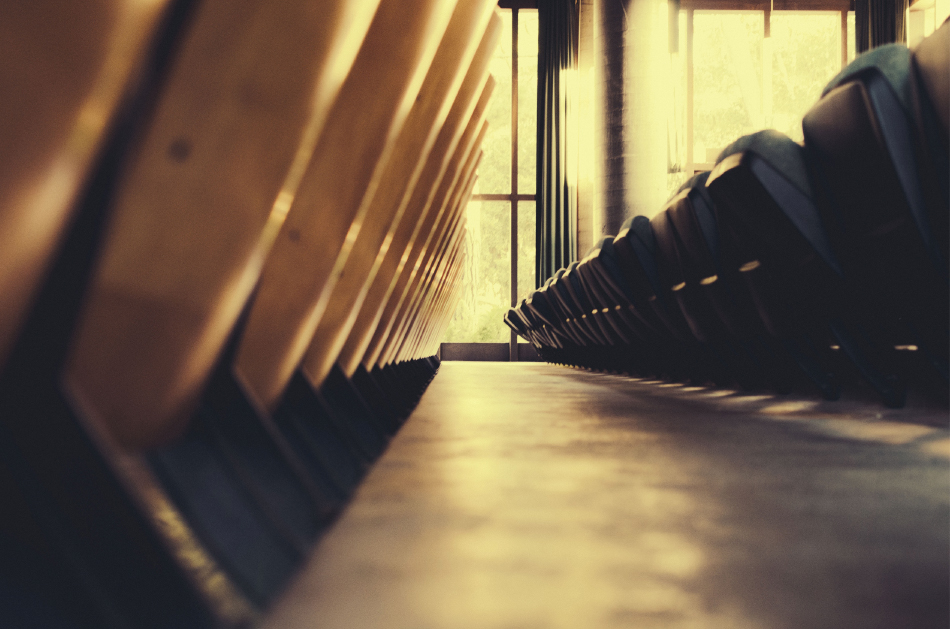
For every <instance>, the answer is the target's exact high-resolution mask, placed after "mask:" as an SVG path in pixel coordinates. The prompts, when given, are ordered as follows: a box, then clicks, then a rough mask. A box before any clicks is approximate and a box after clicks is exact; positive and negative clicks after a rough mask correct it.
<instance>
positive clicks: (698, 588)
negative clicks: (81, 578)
mask: <svg viewBox="0 0 950 629" xmlns="http://www.w3.org/2000/svg"><path fill="white" fill-rule="evenodd" d="M948 592H950V431H948V429H947V410H946V408H938V409H933V408H931V409H921V408H918V409H913V408H911V409H905V410H900V411H894V410H888V409H885V408H883V407H881V406H879V405H877V404H874V403H863V402H856V401H850V402H849V401H842V402H837V403H831V402H821V401H818V400H815V399H811V398H803V397H802V398H800V397H793V396H769V395H742V394H739V393H736V392H733V391H724V390H718V389H705V388H699V387H683V386H679V385H669V384H663V383H658V382H646V381H637V380H631V379H629V378H624V377H620V376H610V375H605V374H596V373H589V372H586V371H580V370H572V369H567V368H563V367H556V366H552V365H547V364H539V363H513V364H509V363H452V362H447V363H443V365H442V368H441V371H440V372H439V374H438V375H437V376H436V378H435V380H434V381H433V382H432V384H431V386H430V388H429V390H428V391H427V392H426V394H425V396H424V397H423V399H422V402H421V403H420V405H419V407H418V408H417V410H416V411H415V413H414V414H413V416H412V417H411V418H410V419H409V421H408V422H407V423H406V425H405V426H404V427H403V429H402V430H401V431H400V433H399V434H398V435H397V436H396V438H395V439H394V440H393V442H392V444H391V445H390V447H389V449H388V451H387V452H386V453H385V454H384V455H383V457H382V458H381V459H380V461H379V462H378V463H377V465H376V466H375V468H374V469H373V470H372V471H371V473H370V474H369V476H368V477H367V479H366V480H365V482H364V484H363V485H362V486H361V488H360V490H359V491H358V493H357V495H356V497H355V499H354V500H353V502H352V503H351V504H350V505H349V507H348V508H347V510H346V512H345V513H344V514H343V516H342V517H341V519H340V520H339V522H338V523H337V524H336V526H335V527H334V528H333V530H332V531H330V533H329V534H328V535H327V536H326V537H325V538H324V540H323V541H322V542H321V544H320V545H319V547H318V548H317V549H316V550H315V552H314V555H313V557H312V559H311V561H310V563H309V564H308V565H307V566H306V567H305V569H304V570H303V571H302V572H301V574H300V575H299V577H298V578H297V579H296V581H295V583H294V584H293V586H292V587H291V588H290V589H289V591H288V592H287V593H286V595H285V596H284V598H283V599H282V600H281V601H280V603H279V604H278V605H277V606H276V608H275V609H274V610H273V612H272V613H271V614H270V616H269V618H268V621H267V623H266V625H265V626H266V627H269V628H277V627H280V628H284V627H289V628H311V627H313V628H321V629H331V628H336V627H347V628H360V629H369V628H375V627H380V628H393V629H396V628H407V629H409V628H412V629H430V628H432V629H435V628H439V629H441V628H451V629H455V628H459V629H467V628H472V629H476V628H477V629H496V628H497V629H516V628H517V629H534V628H538V629H540V628H548V627H550V628H554V627H564V628H571V629H587V628H600V627H605V628H606V627H637V628H652V627H663V628H681V627H695V628H697V629H699V628H702V629H709V628H719V627H722V628H729V629H741V628H745V627H769V628H773V627H775V628H786V627H787V628H789V629H802V628H812V627H828V628H835V629H842V628H850V627H854V628H862V629H869V628H876V627H880V628H888V629H894V628H904V627H934V628H938V627H939V628H946V627H948V625H950V595H948Z"/></svg>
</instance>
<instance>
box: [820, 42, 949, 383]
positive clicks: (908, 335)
mask: <svg viewBox="0 0 950 629" xmlns="http://www.w3.org/2000/svg"><path fill="white" fill-rule="evenodd" d="M942 36H943V38H944V40H946V34H945V31H944V34H943V35H942ZM938 42H939V38H938ZM916 83H917V73H916V71H915V70H914V67H913V66H912V60H911V53H910V51H908V50H907V48H906V47H904V46H902V45H897V44H895V45H890V46H882V47H879V48H876V49H874V50H872V51H870V52H868V53H866V54H864V55H861V56H860V57H859V58H858V59H856V60H855V61H854V62H852V63H851V64H850V65H849V66H848V67H847V68H845V70H844V71H843V72H842V73H841V74H839V75H838V76H837V77H835V79H833V80H832V81H831V83H829V85H828V86H827V87H826V88H825V90H824V93H823V95H822V98H821V99H820V100H819V101H818V103H817V104H816V105H815V106H814V107H812V109H811V110H810V111H809V112H808V114H806V116H805V118H804V120H803V121H802V129H803V130H804V134H805V147H806V152H807V156H808V162H809V164H810V165H811V168H812V175H813V181H814V183H815V186H816V196H817V200H818V208H819V210H820V212H821V216H822V221H823V224H824V225H825V227H826V229H827V231H828V236H829V239H830V241H831V245H832V247H833V248H834V251H835V253H836V254H837V256H838V259H839V261H840V263H841V267H842V271H843V272H844V275H845V277H846V278H847V280H848V283H849V285H851V286H852V287H853V289H854V297H855V299H856V300H857V304H858V305H857V311H858V312H859V313H860V314H861V315H862V316H861V321H862V325H863V328H864V329H865V330H866V331H867V333H868V334H869V335H870V337H871V340H872V342H873V343H876V344H877V345H879V346H880V347H881V348H882V351H886V350H885V349H883V348H887V347H890V348H893V347H895V346H909V345H914V346H918V347H919V348H920V350H921V352H922V353H923V354H924V355H925V356H926V357H927V358H928V359H929V360H930V362H931V364H932V365H933V367H934V368H935V369H937V371H938V372H939V373H940V374H941V375H942V376H943V378H944V379H946V378H947V376H948V370H947V358H948V346H950V336H948V322H950V281H948V261H947V257H946V255H945V254H944V251H943V249H944V247H943V246H942V245H941V241H942V240H943V235H942V234H939V233H938V232H937V230H938V229H944V227H943V225H941V223H942V222H943V221H944V219H941V218H938V219H937V221H936V222H935V221H932V220H931V218H930V217H931V216H940V215H944V214H946V212H947V210H946V206H944V207H936V205H934V207H932V208H931V209H930V210H928V207H927V202H928V199H929V200H930V201H931V202H932V203H935V202H936V203H937V204H939V199H938V198H936V197H939V195H933V194H925V190H926V188H925V186H923V185H922V183H921V174H922V173H924V174H926V173H928V172H931V171H932V169H933V167H934V166H936V165H935V164H930V163H928V164H921V163H920V159H921V158H922V157H924V156H925V155H926V153H925V151H923V150H922V147H920V146H919V145H918V140H919V139H920V138H921V133H920V132H918V131H917V130H916V128H915V127H916V124H917V123H916V122H915V120H914V115H913V112H914V110H915V107H914V102H915V98H916V99H918V101H920V100H922V96H923V95H922V94H921V92H920V91H919V90H918V89H916V88H915V84H916ZM937 97H938V98H939V96H937ZM927 100H928V101H929V100H930V97H929V96H928V97H927ZM926 109H927V108H926V107H925V106H924V107H922V111H926ZM931 127H932V125H931ZM935 144H936V145H937V146H939V142H936V143H935ZM928 148H929V149H932V148H935V147H933V146H928ZM892 351H893V350H892Z"/></svg>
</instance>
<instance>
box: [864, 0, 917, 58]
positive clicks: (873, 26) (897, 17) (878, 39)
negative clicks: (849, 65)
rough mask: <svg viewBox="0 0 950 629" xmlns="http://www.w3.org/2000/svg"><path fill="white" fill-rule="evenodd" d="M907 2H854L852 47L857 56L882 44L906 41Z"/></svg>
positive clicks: (878, 0)
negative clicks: (905, 19) (905, 17)
mask: <svg viewBox="0 0 950 629" xmlns="http://www.w3.org/2000/svg"><path fill="white" fill-rule="evenodd" d="M907 4H908V3H907V0H855V3H854V45H855V49H856V51H857V53H858V54H861V53H862V52H867V51H868V50H871V49H872V48H876V47H877V46H881V45H883V44H891V43H894V42H904V41H906V40H907V37H906V31H905V27H904V15H905V11H906V10H907Z"/></svg>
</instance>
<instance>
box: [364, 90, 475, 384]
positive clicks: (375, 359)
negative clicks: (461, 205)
mask: <svg viewBox="0 0 950 629" xmlns="http://www.w3.org/2000/svg"><path fill="white" fill-rule="evenodd" d="M493 88H494V81H493V80H492V81H490V82H488V83H486V85H485V88H484V89H483V91H482V94H481V96H480V97H479V100H478V102H477V104H476V108H475V110H474V112H473V114H472V116H471V119H470V120H468V122H467V126H466V127H465V129H464V133H463V134H462V135H461V136H460V137H458V138H457V139H456V138H455V136H454V134H452V135H450V134H446V136H445V142H444V145H445V146H446V147H448V146H450V145H452V144H454V145H455V148H454V151H453V152H452V154H451V155H450V156H448V158H449V159H448V160H447V161H445V160H443V159H436V160H434V161H433V163H432V171H434V172H433V173H431V174H432V175H433V176H432V180H433V181H434V182H436V183H437V185H436V186H434V187H433V188H432V189H430V190H419V194H418V195H416V194H415V193H414V194H413V197H414V198H413V200H412V201H411V203H413V205H415V206H416V207H422V208H423V210H422V212H421V214H422V215H423V218H422V219H421V220H420V221H419V222H418V223H417V225H416V226H415V227H416V229H415V230H413V232H414V233H412V234H410V235H409V238H407V239H406V240H404V241H403V242H405V243H406V244H405V247H404V248H403V252H404V253H403V255H402V256H401V258H400V260H399V263H398V264H397V268H398V273H394V274H393V275H392V279H391V280H390V286H389V287H387V288H386V289H384V291H383V292H388V293H389V297H388V298H387V299H386V304H385V306H384V307H383V309H382V312H381V313H380V318H379V320H378V322H377V324H376V328H375V331H374V332H373V334H372V337H371V339H370V341H369V343H368V344H367V345H366V350H365V353H364V355H363V357H362V359H361V360H362V362H363V364H364V366H366V367H367V369H373V368H379V369H382V368H383V367H384V366H385V365H388V364H390V360H389V355H390V354H391V352H392V350H393V347H392V344H393V343H394V342H396V340H397V339H398V338H400V335H401V332H402V328H403V326H404V324H405V323H406V321H407V317H408V316H409V314H410V312H411V309H412V307H413V305H414V301H415V298H416V297H417V295H418V286H419V282H420V281H421V278H422V275H421V274H422V273H423V272H424V269H426V268H428V264H429V261H430V260H431V259H432V257H433V256H434V255H435V252H436V245H437V243H438V238H439V236H440V235H442V234H444V233H445V231H446V228H447V226H448V225H449V224H450V223H451V222H452V221H453V220H454V219H455V218H457V217H456V216H453V215H452V212H450V211H449V210H450V202H451V197H452V195H453V192H454V191H455V190H456V189H457V188H458V187H459V185H460V182H461V180H462V179H463V175H464V173H465V172H466V170H467V167H468V166H469V165H470V164H471V162H472V160H473V159H475V158H476V155H475V153H476V152H477V151H475V149H476V147H478V146H480V144H481V142H482V138H484V135H485V133H486V131H487V121H486V122H483V120H484V116H485V113H486V105H487V100H488V96H489V95H490V94H491V90H492V89H493ZM475 114H477V116H476V115H475ZM399 267H401V268H399Z"/></svg>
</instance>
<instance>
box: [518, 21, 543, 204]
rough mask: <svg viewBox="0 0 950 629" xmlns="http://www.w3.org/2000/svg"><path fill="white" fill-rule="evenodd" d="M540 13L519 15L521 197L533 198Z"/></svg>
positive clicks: (519, 153) (536, 133) (519, 177)
mask: <svg viewBox="0 0 950 629" xmlns="http://www.w3.org/2000/svg"><path fill="white" fill-rule="evenodd" d="M537 146H538V12H537V10H530V9H521V10H520V11H518V193H519V194H534V190H535V188H536V186H537V184H536V172H537V168H536V163H537V160H538V149H537Z"/></svg>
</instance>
